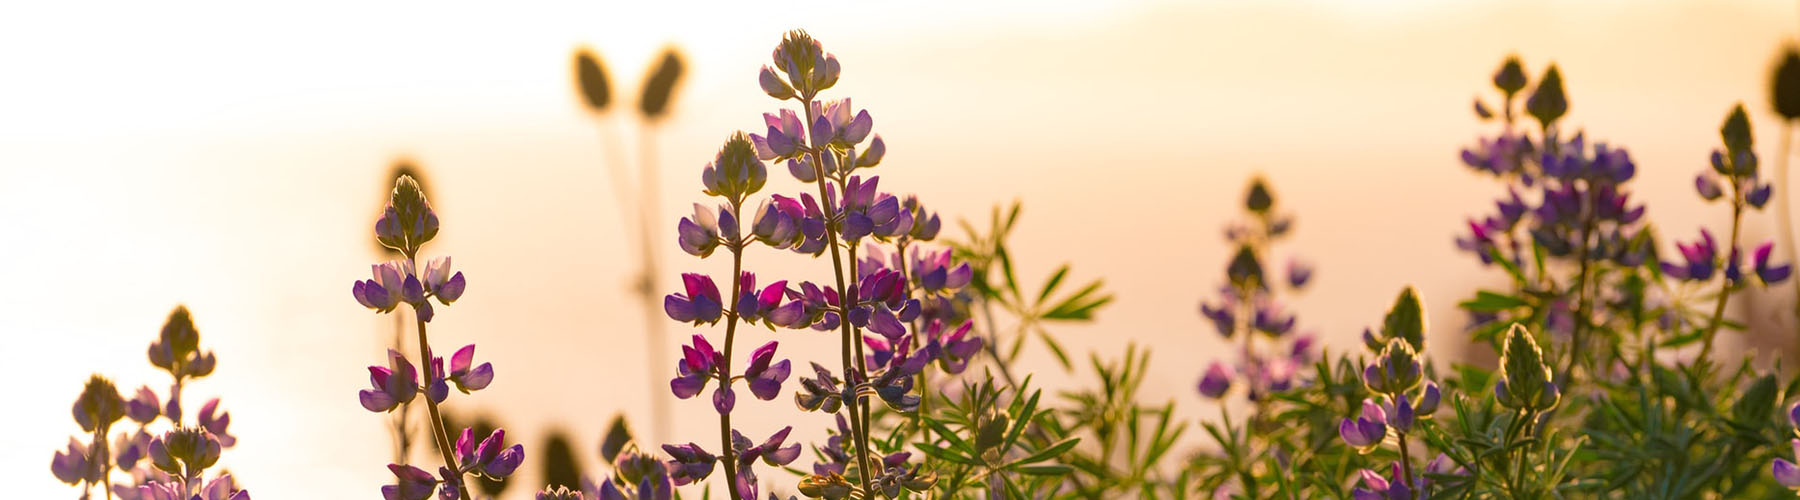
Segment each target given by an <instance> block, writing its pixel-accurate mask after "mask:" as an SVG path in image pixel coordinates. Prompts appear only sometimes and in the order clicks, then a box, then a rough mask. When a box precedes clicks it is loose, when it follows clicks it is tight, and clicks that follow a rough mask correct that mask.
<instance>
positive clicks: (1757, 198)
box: [1744, 183, 1774, 209]
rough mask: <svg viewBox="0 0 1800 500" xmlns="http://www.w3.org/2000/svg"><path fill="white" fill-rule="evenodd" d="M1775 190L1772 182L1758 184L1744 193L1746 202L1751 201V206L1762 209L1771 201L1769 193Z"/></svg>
mask: <svg viewBox="0 0 1800 500" xmlns="http://www.w3.org/2000/svg"><path fill="white" fill-rule="evenodd" d="M1773 191H1774V185H1771V184H1767V183H1765V184H1763V185H1760V186H1756V187H1754V188H1751V189H1750V192H1747V193H1744V202H1745V203H1749V204H1750V206H1752V207H1756V208H1759V209H1760V208H1762V207H1763V205H1767V204H1768V203H1769V195H1770V194H1771V193H1772V192H1773Z"/></svg>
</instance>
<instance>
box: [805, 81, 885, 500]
mask: <svg viewBox="0 0 1800 500" xmlns="http://www.w3.org/2000/svg"><path fill="white" fill-rule="evenodd" d="M801 105H802V106H803V107H804V108H805V112H806V126H807V127H811V126H812V123H813V119H814V118H815V117H814V116H813V111H812V108H813V107H812V100H811V99H806V100H803V101H801ZM812 148H813V149H812V164H813V174H814V179H813V180H814V182H815V183H816V184H818V186H819V206H820V207H821V210H820V211H821V213H823V214H824V216H825V220H826V224H825V231H826V233H827V234H826V235H825V241H826V242H827V243H829V244H830V246H831V272H832V275H833V276H834V277H835V278H837V293H838V305H839V308H840V310H839V315H840V317H839V318H838V320H839V321H838V323H839V324H840V325H839V326H840V327H841V329H842V336H841V337H842V341H843V342H842V345H843V353H842V358H843V364H844V383H845V384H849V383H851V376H850V375H851V373H853V372H854V373H856V374H857V375H859V377H857V378H860V379H864V380H866V379H867V378H868V377H867V376H861V375H863V374H862V373H861V372H855V369H856V360H855V359H854V358H852V356H853V354H852V353H851V346H850V344H851V343H852V342H853V341H854V334H852V333H851V331H850V318H849V311H850V310H849V307H848V306H849V304H850V301H851V300H854V297H851V296H850V295H849V293H848V292H847V290H848V289H846V288H845V287H844V257H843V249H842V248H839V244H838V235H837V232H838V231H837V229H838V222H837V216H838V213H837V208H836V207H833V206H832V203H831V198H830V197H828V196H826V184H825V183H826V181H827V180H828V178H827V177H826V176H825V163H824V160H823V159H821V158H820V157H819V155H821V154H825V153H827V151H826V146H825V145H824V144H813V145H812ZM851 278H855V276H851ZM852 392H853V393H855V391H854V389H853V390H852ZM856 399H857V400H861V399H862V396H861V395H860V394H858V395H857V396H856ZM844 407H845V408H847V409H849V411H850V427H851V429H850V433H851V434H852V436H850V438H851V440H852V441H856V458H857V468H858V469H859V470H860V473H859V474H857V479H858V480H860V481H861V482H862V489H863V491H871V492H872V491H875V487H874V482H873V480H872V478H871V477H870V474H869V471H870V462H869V443H868V441H866V440H863V439H861V438H860V437H861V436H863V435H864V432H865V430H864V429H863V428H862V427H863V420H862V418H861V412H860V411H859V410H860V408H859V407H858V405H857V404H856V401H846V402H844Z"/></svg>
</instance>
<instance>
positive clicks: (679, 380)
mask: <svg viewBox="0 0 1800 500" xmlns="http://www.w3.org/2000/svg"><path fill="white" fill-rule="evenodd" d="M681 354H682V356H681V360H680V361H677V362H676V363H675V371H676V373H677V375H676V376H675V378H674V379H673V380H670V381H669V390H670V391H671V392H674V393H675V397H677V398H681V399H687V398H691V397H694V396H696V395H698V394H700V391H701V390H703V389H705V388H706V383H707V381H710V380H712V379H713V378H716V377H718V375H717V374H716V373H714V372H716V371H717V366H718V363H719V359H720V358H723V357H724V356H725V355H724V354H720V353H719V351H717V350H714V349H713V346H712V343H710V342H707V341H706V337H702V336H700V335H698V334H696V335H694V342H693V345H691V346H681Z"/></svg>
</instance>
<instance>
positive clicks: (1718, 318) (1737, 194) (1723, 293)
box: [1694, 179, 1744, 364]
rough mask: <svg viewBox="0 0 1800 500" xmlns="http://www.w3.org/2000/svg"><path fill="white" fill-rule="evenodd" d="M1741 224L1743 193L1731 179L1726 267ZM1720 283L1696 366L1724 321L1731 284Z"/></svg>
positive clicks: (1710, 348)
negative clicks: (1717, 297)
mask: <svg viewBox="0 0 1800 500" xmlns="http://www.w3.org/2000/svg"><path fill="white" fill-rule="evenodd" d="M1743 222H1744V193H1743V190H1742V189H1739V188H1738V182H1737V180H1736V179H1732V182H1731V239H1729V240H1727V241H1726V242H1725V245H1726V246H1725V248H1726V250H1725V256H1726V257H1725V260H1726V262H1725V265H1727V266H1730V265H1731V260H1732V259H1733V258H1736V257H1738V256H1736V255H1732V254H1734V253H1736V252H1737V247H1738V228H1739V226H1742V225H1743ZM1722 281H1724V283H1723V284H1721V285H1719V300H1718V301H1716V302H1714V303H1713V312H1712V319H1711V320H1709V321H1708V322H1707V324H1706V334H1705V335H1704V336H1702V337H1701V338H1702V340H1701V344H1700V356H1699V357H1697V358H1694V362H1695V363H1696V364H1697V363H1699V362H1700V361H1702V360H1705V359H1706V357H1707V355H1709V354H1712V348H1713V336H1714V335H1716V334H1718V333H1719V325H1720V324H1722V323H1724V321H1725V303H1726V302H1727V301H1729V300H1730V299H1731V287H1732V283H1731V279H1730V278H1726V279H1724V280H1722Z"/></svg>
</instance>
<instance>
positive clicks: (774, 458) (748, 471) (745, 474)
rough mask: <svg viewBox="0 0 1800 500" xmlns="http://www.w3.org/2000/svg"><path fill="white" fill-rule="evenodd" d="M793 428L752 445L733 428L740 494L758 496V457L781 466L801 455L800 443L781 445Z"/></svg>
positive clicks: (734, 484) (732, 443)
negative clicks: (756, 469) (756, 470)
mask: <svg viewBox="0 0 1800 500" xmlns="http://www.w3.org/2000/svg"><path fill="white" fill-rule="evenodd" d="M792 430H794V428H793V427H792V426H788V427H784V428H782V429H781V430H779V431H775V434H774V435H772V436H769V439H768V440H765V441H763V442H762V443H761V444H757V445H751V444H750V439H749V438H746V437H744V435H743V434H740V433H738V431H737V430H736V429H732V431H731V447H732V449H734V450H736V451H737V477H736V478H733V480H732V485H733V487H734V488H736V489H737V491H738V493H739V494H741V495H743V496H744V497H745V498H756V472H755V470H754V467H753V466H754V465H755V464H756V460H757V459H762V461H763V463H766V464H769V465H770V466H773V467H781V466H784V465H787V464H789V463H792V462H793V461H794V459H795V458H798V457H799V456H800V444H799V443H794V444H793V445H790V446H787V447H785V448H784V447H782V446H781V445H782V443H783V442H784V441H786V440H787V435H788V432H789V431H792ZM666 448H667V447H665V449H666ZM708 469H710V467H708Z"/></svg>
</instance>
